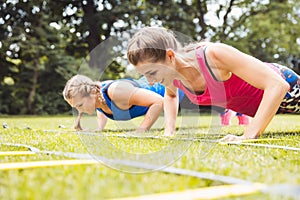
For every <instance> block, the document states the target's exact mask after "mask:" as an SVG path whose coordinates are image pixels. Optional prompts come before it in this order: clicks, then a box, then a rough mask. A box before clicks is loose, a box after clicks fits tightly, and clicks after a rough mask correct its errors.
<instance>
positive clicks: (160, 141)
mask: <svg viewBox="0 0 300 200" xmlns="http://www.w3.org/2000/svg"><path fill="white" fill-rule="evenodd" d="M299 119H300V116H299V115H277V116H276V117H275V118H274V119H273V121H272V122H271V124H270V125H269V126H268V128H267V130H266V131H265V133H264V134H263V136H262V139H261V140H258V141H257V142H251V144H266V145H279V146H288V147H296V148H300V123H299ZM140 120H141V119H136V120H133V121H131V122H127V123H125V122H122V123H121V122H118V123H116V122H112V121H109V123H108V124H107V126H106V130H105V131H103V132H102V133H101V134H100V133H96V135H85V134H83V135H81V134H76V133H75V132H74V131H73V129H72V125H73V122H74V117H72V116H50V117H36V116H30V117H28V116H26V117H24V116H23V117H22V116H15V117H11V116H8V117H1V118H0V123H1V125H2V124H3V123H7V124H8V126H9V129H4V128H2V127H0V143H1V145H0V150H1V152H4V151H27V150H28V149H27V148H25V147H22V146H19V147H17V146H9V145H5V144H7V143H13V144H25V145H30V146H32V147H35V148H38V149H40V150H42V151H59V152H74V153H84V154H87V153H90V154H95V155H101V156H104V157H110V158H118V156H119V158H120V159H126V158H128V159H130V158H129V157H127V156H128V155H129V156H130V155H132V154H134V155H142V156H143V155H148V154H151V155H152V154H154V155H155V156H154V158H152V159H153V163H155V164H157V163H162V164H169V167H174V168H180V169H188V170H193V171H197V172H205V173H213V174H216V175H222V176H229V177H233V178H239V179H243V180H246V181H249V182H253V183H254V182H255V183H263V184H266V185H269V186H277V185H279V184H280V185H281V184H282V185H284V186H288V187H284V186H283V187H280V186H279V187H278V188H277V189H274V190H271V191H269V192H266V193H254V194H248V195H245V196H243V197H242V199H289V198H290V197H291V196H287V195H284V194H285V193H288V191H285V190H286V188H289V187H292V186H300V170H299V169H300V151H297V150H285V149H278V148H269V147H256V146H248V145H228V144H227V145H224V144H219V143H211V142H209V141H211V140H215V139H218V138H221V137H222V136H224V135H226V134H228V133H231V134H242V133H243V130H245V127H242V126H238V125H236V124H237V122H236V121H235V120H236V119H233V125H232V126H228V127H220V126H217V125H216V124H217V123H216V122H218V119H211V118H210V116H200V117H199V116H193V115H188V116H183V117H180V118H179V119H178V131H177V134H178V137H176V138H175V139H174V138H163V137H162V136H161V134H162V133H163V130H162V129H161V124H162V121H163V118H160V119H159V120H158V121H157V123H156V124H155V126H154V127H153V129H152V130H151V131H150V132H149V133H148V135H151V137H152V139H151V138H135V136H136V135H135V134H134V132H133V130H134V127H135V126H136V125H137V124H138V123H139V122H140ZM82 125H85V126H88V128H91V129H93V128H95V119H94V117H92V118H91V117H85V118H84V119H83V121H82ZM97 134H99V135H102V136H101V137H99V136H98V135H97ZM130 134H131V135H130ZM120 135H121V136H122V135H129V136H132V137H119V136H120ZM103 136H105V137H103ZM106 136H107V137H106ZM153 137H156V138H153ZM99 138H102V139H99ZM103 138H104V139H105V140H104V139H103ZM191 138H197V139H195V140H194V141H190V140H185V139H191ZM101 141H105V143H101ZM180 148H181V149H180ZM114 150H116V151H114ZM166 150H170V151H171V152H170V155H171V156H172V155H173V154H174V153H175V154H176V153H177V154H178V152H179V153H181V154H180V155H179V154H178V155H179V156H177V157H176V156H175V157H174V159H173V160H172V159H170V157H169V156H170V155H169V154H167V153H166V152H167V151H166ZM164 151H166V152H164ZM118 152H121V153H120V154H117V153H118ZM124 152H125V153H124ZM157 152H158V153H157ZM159 152H160V153H161V152H163V153H161V154H159ZM172 153H173V154H172ZM158 156H161V157H158ZM175 158H176V159H175ZM66 159H71V158H68V157H65V156H59V155H47V154H42V153H37V154H34V155H18V156H12V155H3V156H0V165H1V164H3V163H12V162H27V161H42V160H66ZM149 159H150V157H149ZM168 159H170V161H168ZM150 162H152V161H151V160H150ZM118 169H127V171H128V172H129V173H128V172H127V173H126V172H120V170H118ZM134 170H135V168H125V167H124V168H122V166H116V165H110V164H107V163H104V164H100V163H99V164H88V165H76V166H55V167H46V168H45V167H44V168H32V169H12V170H1V171H0V199H111V198H122V197H132V196H139V195H146V194H154V193H164V192H172V191H184V190H187V189H196V188H202V187H209V186H219V185H224V184H226V183H224V182H222V181H218V180H210V179H203V178H201V179H200V178H196V177H192V176H184V175H176V174H172V173H165V172H160V171H158V170H154V171H151V172H150V171H147V170H146V171H145V173H134V172H139V171H134ZM125 171H126V170H125ZM298 190H299V188H298ZM279 193H280V194H283V196H282V195H280V196H279ZM299 193H300V191H298V194H299ZM222 199H224V198H222ZM226 199H241V197H230V196H228V197H226Z"/></svg>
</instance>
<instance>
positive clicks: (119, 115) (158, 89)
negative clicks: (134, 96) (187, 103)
mask: <svg viewBox="0 0 300 200" xmlns="http://www.w3.org/2000/svg"><path fill="white" fill-rule="evenodd" d="M116 81H126V82H130V83H131V84H132V85H133V86H135V87H138V88H143V89H146V90H150V91H153V92H155V93H157V94H159V95H161V96H162V97H163V96H164V94H165V87H164V86H163V85H162V84H159V83H155V84H154V85H150V84H149V82H148V81H147V79H146V78H145V77H142V78H140V79H138V80H135V79H121V80H116ZM116 81H109V82H108V81H105V82H102V86H101V91H102V94H103V97H104V99H105V101H106V105H107V106H108V107H109V108H110V110H111V111H112V113H113V114H112V115H111V114H108V113H105V112H104V111H103V110H102V109H101V108H97V110H98V111H100V112H102V113H103V114H104V115H105V116H106V117H108V118H110V119H112V120H120V121H121V120H123V121H124V120H130V119H133V118H136V117H140V116H143V115H145V114H146V113H147V111H148V109H149V107H145V106H136V105H133V106H131V107H130V108H129V109H127V110H123V109H120V108H119V107H118V106H117V105H116V104H115V103H114V102H113V101H111V99H110V97H109V96H108V88H109V86H110V85H111V84H112V83H114V82H116ZM183 96H184V93H183V92H182V91H179V99H180V100H182V98H183Z"/></svg>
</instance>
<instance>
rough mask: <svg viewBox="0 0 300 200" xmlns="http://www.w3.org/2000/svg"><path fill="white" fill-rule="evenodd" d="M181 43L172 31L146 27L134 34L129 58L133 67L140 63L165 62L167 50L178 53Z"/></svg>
mask: <svg viewBox="0 0 300 200" xmlns="http://www.w3.org/2000/svg"><path fill="white" fill-rule="evenodd" d="M180 48H181V45H180V43H179V42H178V41H177V39H176V38H175V36H174V34H173V33H172V32H171V31H168V30H167V29H165V28H161V27H145V28H143V29H141V30H139V31H138V32H137V33H135V34H134V36H133V37H132V39H131V40H130V42H129V44H128V48H127V58H128V60H129V62H130V63H131V64H133V65H137V64H138V63H139V62H143V61H149V62H153V63H155V62H159V61H163V60H164V59H165V56H166V50H167V49H173V50H174V51H177V50H178V49H180Z"/></svg>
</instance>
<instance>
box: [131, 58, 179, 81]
mask: <svg viewBox="0 0 300 200" xmlns="http://www.w3.org/2000/svg"><path fill="white" fill-rule="evenodd" d="M135 68H136V70H137V71H138V72H139V73H140V74H142V75H144V76H145V77H146V78H147V80H148V82H149V83H150V84H154V83H155V82H157V83H161V84H163V85H165V86H170V85H172V84H173V80H174V79H175V77H176V71H175V70H174V69H173V67H172V66H168V65H167V64H163V63H146V62H143V63H138V64H137V65H136V66H135Z"/></svg>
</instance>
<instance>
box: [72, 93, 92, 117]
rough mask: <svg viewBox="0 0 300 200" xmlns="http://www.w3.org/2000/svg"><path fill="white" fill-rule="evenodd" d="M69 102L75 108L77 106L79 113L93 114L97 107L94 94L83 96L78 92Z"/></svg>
mask: <svg viewBox="0 0 300 200" xmlns="http://www.w3.org/2000/svg"><path fill="white" fill-rule="evenodd" d="M68 103H69V104H70V105H71V106H72V107H73V108H76V109H77V110H78V112H79V113H87V114H89V115H92V114H93V113H94V112H95V109H96V99H95V97H94V95H89V96H87V97H82V96H81V95H79V94H78V95H76V96H75V97H73V98H72V99H70V100H68Z"/></svg>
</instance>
